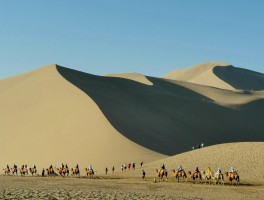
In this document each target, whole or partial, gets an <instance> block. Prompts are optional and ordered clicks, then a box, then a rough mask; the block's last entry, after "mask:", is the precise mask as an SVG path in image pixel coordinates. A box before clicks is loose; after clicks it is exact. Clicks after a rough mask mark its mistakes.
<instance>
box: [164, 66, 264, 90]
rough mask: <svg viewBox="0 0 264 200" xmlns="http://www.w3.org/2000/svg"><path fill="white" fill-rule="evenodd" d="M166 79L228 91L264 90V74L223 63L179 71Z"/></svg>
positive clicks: (167, 75) (173, 72) (165, 76)
mask: <svg viewBox="0 0 264 200" xmlns="http://www.w3.org/2000/svg"><path fill="white" fill-rule="evenodd" d="M164 78H167V79H173V80H179V81H186V82H190V83H196V84H200V85H207V86H212V87H216V88H222V89H227V90H254V91H255V90H264V74H261V73H258V72H254V71H251V70H247V69H242V68H237V67H234V66H232V65H229V64H227V63H222V62H209V63H204V64H199V65H195V66H193V67H190V68H186V69H177V70H174V71H172V72H170V73H168V74H166V75H164Z"/></svg>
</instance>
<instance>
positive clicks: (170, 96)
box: [57, 66, 264, 155]
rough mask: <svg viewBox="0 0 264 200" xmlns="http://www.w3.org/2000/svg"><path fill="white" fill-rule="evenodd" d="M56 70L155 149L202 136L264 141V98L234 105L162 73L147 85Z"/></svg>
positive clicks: (176, 149) (170, 150) (182, 145)
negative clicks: (228, 105)
mask: <svg viewBox="0 0 264 200" xmlns="http://www.w3.org/2000/svg"><path fill="white" fill-rule="evenodd" d="M57 70H58V72H59V73H60V74H61V75H62V76H63V77H64V78H65V79H66V80H68V81H69V82H71V83H72V84H73V85H75V86H76V87H78V88H79V89H81V90H82V91H83V92H85V93H86V94H87V95H88V96H89V97H91V98H92V99H93V100H94V102H95V103H96V104H97V105H98V106H99V108H100V109H101V111H102V112H103V114H104V115H105V116H106V118H107V119H108V120H109V122H110V123H111V124H112V126H113V127H114V128H115V129H116V130H118V131H119V132H120V133H122V134H123V135H124V136H125V137H127V138H129V139H130V140H132V141H134V142H136V143H138V144H140V145H142V146H144V147H146V148H149V149H152V150H154V151H157V152H160V153H163V154H166V155H175V154H176V153H180V152H184V151H188V150H190V149H191V147H192V146H196V145H197V144H200V143H201V142H204V143H205V144H206V145H213V144H219V143H225V142H235V141H237V142H238V141H239V142H240V141H264V134H263V132H264V123H263V119H264V101H259V102H254V103H255V104H257V105H253V104H252V105H250V107H248V106H247V105H245V106H244V107H241V110H240V111H235V110H231V109H228V108H225V107H222V106H219V105H216V104H214V102H213V101H212V100H211V99H208V98H207V97H205V96H202V95H200V94H198V93H195V92H193V91H191V90H189V89H186V88H184V87H181V86H179V85H176V84H173V83H169V82H167V81H165V80H163V79H159V78H151V77H148V79H149V80H150V81H151V82H152V83H153V84H154V85H153V86H148V85H144V84H140V83H137V82H135V81H131V80H127V79H122V78H114V77H102V76H95V75H90V74H87V73H83V72H79V71H75V70H71V69H67V68H64V67H59V66H57ZM98 126H100V124H98ZM93 134H96V133H93ZM124 151H129V149H124Z"/></svg>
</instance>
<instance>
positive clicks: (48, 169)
mask: <svg viewBox="0 0 264 200" xmlns="http://www.w3.org/2000/svg"><path fill="white" fill-rule="evenodd" d="M46 171H47V175H48V176H55V175H56V174H55V171H54V169H53V168H47V169H46Z"/></svg>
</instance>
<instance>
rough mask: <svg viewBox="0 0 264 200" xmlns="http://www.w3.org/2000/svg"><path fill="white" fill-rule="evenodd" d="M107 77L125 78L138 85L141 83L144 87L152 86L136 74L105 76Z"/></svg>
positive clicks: (140, 75)
mask: <svg viewBox="0 0 264 200" xmlns="http://www.w3.org/2000/svg"><path fill="white" fill-rule="evenodd" d="M105 76H107V77H117V78H125V79H128V80H132V81H136V82H138V83H142V84H145V85H153V83H152V82H151V81H149V80H148V78H147V77H146V76H144V75H142V74H138V73H120V74H106V75H105Z"/></svg>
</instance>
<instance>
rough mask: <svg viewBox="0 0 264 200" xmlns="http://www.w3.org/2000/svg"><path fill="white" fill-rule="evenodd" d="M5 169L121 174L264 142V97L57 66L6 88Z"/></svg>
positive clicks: (0, 97) (2, 103)
mask: <svg viewBox="0 0 264 200" xmlns="http://www.w3.org/2000/svg"><path fill="white" fill-rule="evenodd" d="M0 110H1V115H0V136H1V139H2V140H1V142H0V145H1V147H2V151H1V158H2V159H1V163H11V164H12V163H14V162H16V163H17V164H21V163H28V164H30V163H31V164H33V162H35V163H36V164H37V165H41V166H47V165H49V164H51V163H53V164H56V165H59V164H60V162H64V163H66V162H67V163H68V164H69V165H73V164H75V163H77V162H78V163H79V165H80V166H83V167H84V166H87V165H88V164H93V165H94V167H95V168H96V167H98V168H100V170H102V169H104V167H105V166H108V167H110V166H112V165H115V166H116V167H118V166H120V165H121V164H123V163H124V162H132V161H134V162H136V163H139V162H140V161H144V162H145V163H148V162H152V161H155V160H158V159H161V158H165V157H167V156H166V155H175V154H177V153H181V152H185V151H188V150H190V149H191V147H192V146H194V145H197V144H199V143H201V142H204V143H205V144H206V145H214V144H219V143H226V142H242V141H245V142H248V141H264V134H263V132H264V123H263V119H264V93H263V91H258V92H254V91H228V90H224V89H217V88H212V87H209V86H201V85H197V84H193V83H188V82H183V81H175V80H171V79H162V78H154V77H147V76H143V75H139V74H117V75H111V76H96V75H92V74H87V73H83V72H79V71H76V70H72V69H68V68H65V67H61V66H57V65H50V66H46V67H43V68H40V69H37V70H35V71H32V72H29V73H26V74H23V75H20V76H16V77H13V78H9V79H5V80H1V81H0Z"/></svg>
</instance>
